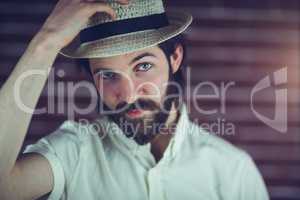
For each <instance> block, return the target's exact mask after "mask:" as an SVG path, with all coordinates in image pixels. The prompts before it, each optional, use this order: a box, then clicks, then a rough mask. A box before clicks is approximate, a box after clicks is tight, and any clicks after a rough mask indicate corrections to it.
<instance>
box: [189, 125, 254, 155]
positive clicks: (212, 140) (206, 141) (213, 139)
mask: <svg viewBox="0 0 300 200" xmlns="http://www.w3.org/2000/svg"><path fill="white" fill-rule="evenodd" d="M190 130H191V131H190V134H191V135H192V137H191V143H192V145H193V146H194V147H195V148H196V149H197V150H199V151H206V152H207V154H209V155H210V156H215V157H217V158H218V159H224V160H228V161H229V160H231V161H233V160H237V161H238V160H239V161H240V160H244V159H251V157H250V155H249V154H248V153H247V152H246V151H245V150H243V149H241V148H239V147H237V146H235V145H234V144H232V143H230V142H229V141H227V140H225V139H224V138H222V137H221V136H217V135H216V134H214V133H212V132H209V131H207V130H205V129H204V128H202V127H201V126H199V125H198V124H195V123H191V128H190Z"/></svg>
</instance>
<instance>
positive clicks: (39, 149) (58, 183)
mask: <svg viewBox="0 0 300 200" xmlns="http://www.w3.org/2000/svg"><path fill="white" fill-rule="evenodd" d="M33 152H34V153H38V154H40V155H42V156H44V157H45V158H46V159H47V160H48V162H49V163H50V166H51V169H52V173H53V178H54V185H53V189H52V191H51V193H50V195H49V197H48V199H49V200H59V199H60V198H61V196H62V194H63V190H64V185H65V175H64V172H63V167H62V164H61V162H60V160H59V159H58V157H57V155H56V153H55V151H54V149H53V147H52V146H51V144H50V143H49V142H48V141H47V139H45V138H42V139H40V140H39V141H38V142H37V143H35V144H31V145H28V146H27V147H26V148H25V150H24V152H23V153H33Z"/></svg>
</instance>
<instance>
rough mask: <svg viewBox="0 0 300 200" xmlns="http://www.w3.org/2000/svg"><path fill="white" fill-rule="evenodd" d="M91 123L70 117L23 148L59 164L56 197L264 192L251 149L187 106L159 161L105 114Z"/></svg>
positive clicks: (159, 198) (161, 199) (186, 199)
mask: <svg viewBox="0 0 300 200" xmlns="http://www.w3.org/2000/svg"><path fill="white" fill-rule="evenodd" d="M98 122H99V124H100V125H101V128H102V131H101V133H102V134H103V135H98V133H97V131H96V130H95V129H94V128H92V127H91V126H88V125H87V124H86V125H82V124H81V125H80V124H79V123H77V122H74V121H66V122H64V123H63V124H62V125H61V126H60V127H59V128H58V129H57V131H55V132H53V133H51V134H50V135H47V136H46V137H44V138H42V139H40V140H39V141H38V142H37V143H36V144H33V145H28V146H27V147H26V149H25V151H24V153H26V152H37V153H40V154H41V155H43V156H45V157H46V158H47V159H48V161H49V162H50V165H51V167H52V170H53V175H54V188H53V190H52V192H51V193H50V195H49V198H48V199H50V200H58V199H62V200H66V199H69V200H82V199H85V200H96V199H97V200H101V199H103V200H121V199H128V200H146V199H150V200H266V199H269V197H268V193H267V191H266V187H265V184H264V182H263V180H262V177H261V175H260V174H259V172H258V170H257V168H256V166H255V164H254V163H253V161H252V159H251V158H250V156H249V155H248V154H247V153H245V152H244V151H242V150H240V149H238V148H236V147H234V146H232V145H231V144H229V143H228V142H226V141H224V140H223V139H221V138H218V137H216V136H213V135H211V134H208V133H207V132H206V131H205V130H204V129H202V128H201V127H199V126H198V125H196V124H194V123H193V122H191V121H190V120H189V118H188V114H187V108H186V106H185V105H184V106H182V108H181V115H180V118H179V121H178V124H177V128H176V131H175V136H174V137H172V139H171V140H170V143H169V145H168V147H167V149H166V151H165V152H164V154H163V157H162V158H161V160H160V161H159V162H158V163H156V161H155V159H154V157H153V155H152V154H151V152H150V144H147V145H144V146H139V145H138V144H137V143H135V141H134V140H132V139H129V138H127V137H126V136H125V135H124V134H123V133H122V131H121V130H120V129H119V127H118V126H117V125H116V124H115V123H113V122H111V121H109V120H108V119H107V118H106V117H104V118H103V119H101V120H98Z"/></svg>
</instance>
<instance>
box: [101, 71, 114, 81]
mask: <svg viewBox="0 0 300 200" xmlns="http://www.w3.org/2000/svg"><path fill="white" fill-rule="evenodd" d="M100 75H101V77H102V78H103V79H104V80H110V79H115V78H116V73H114V72H102V73H100Z"/></svg>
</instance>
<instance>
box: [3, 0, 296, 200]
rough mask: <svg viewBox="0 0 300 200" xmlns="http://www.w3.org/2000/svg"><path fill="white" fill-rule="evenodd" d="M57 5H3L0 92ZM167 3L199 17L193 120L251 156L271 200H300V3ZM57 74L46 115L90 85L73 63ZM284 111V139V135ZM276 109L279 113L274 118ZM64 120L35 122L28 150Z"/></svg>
mask: <svg viewBox="0 0 300 200" xmlns="http://www.w3.org/2000/svg"><path fill="white" fill-rule="evenodd" d="M56 2H57V1H54V0H26V1H24V0H2V1H1V2H0V60H1V64H0V65H1V67H0V86H1V85H2V84H3V83H4V82H5V80H6V78H7V77H8V76H9V74H10V72H11V71H12V69H13V67H14V65H15V64H16V62H17V61H18V59H19V58H20V56H21V55H22V53H23V52H24V50H25V49H26V46H27V45H28V43H29V41H30V40H31V39H32V37H33V36H34V35H35V33H36V32H37V31H38V30H39V28H40V27H41V25H42V23H43V22H44V21H45V19H46V17H47V16H48V15H49V13H50V11H51V10H52V9H53V6H54V5H55V3H56ZM165 2H166V6H167V9H176V10H181V11H186V12H189V13H191V14H192V15H193V16H194V22H193V24H192V26H191V28H190V29H189V30H187V31H186V37H187V47H188V49H187V50H188V64H189V68H188V71H189V72H190V79H189V80H190V81H189V86H188V87H187V88H186V89H190V91H191V92H193V91H195V90H197V92H196V94H199V95H207V97H206V98H204V97H203V96H202V97H203V98H200V99H199V100H197V105H195V104H194V103H191V95H187V98H186V100H187V102H189V109H190V111H191V112H190V118H191V119H192V120H196V121H197V123H199V124H200V125H203V126H205V128H207V129H209V130H210V131H211V132H212V133H215V134H216V135H218V136H220V137H223V138H225V139H226V140H228V141H230V142H231V143H233V144H235V145H237V146H239V147H240V148H242V149H244V150H246V151H247V152H248V153H249V154H250V155H251V156H252V157H253V159H254V161H255V163H256V164H257V166H258V168H259V170H260V172H261V173H262V175H263V178H264V180H265V182H266V184H267V187H268V191H269V193H270V196H271V199H272V200H296V199H298V200H299V199H300V111H299V110H300V82H299V79H300V78H299V77H300V70H299V69H300V61H299V55H300V25H299V24H300V14H299V12H300V7H299V6H300V1H298V0H239V1H225V0H209V1H208V0H207V1H199V0H185V1H179V0H172V1H165ZM62 70H63V71H62ZM279 70H281V71H279ZM53 72H54V74H55V76H54V78H55V81H54V82H53V81H52V83H51V84H50V83H48V84H47V85H46V86H45V89H44V91H43V94H42V95H41V97H40V100H39V103H38V106H37V107H38V108H41V107H45V106H49V105H52V107H51V106H50V108H49V107H48V109H52V110H53V111H56V107H55V103H57V102H58V101H60V102H66V103H68V102H69V101H70V98H68V96H67V95H66V96H63V97H62V96H61V95H58V93H59V91H58V90H59V89H58V88H60V89H62V88H64V87H66V84H63V83H67V82H70V81H72V82H73V81H74V82H75V83H76V82H79V81H82V80H88V77H87V76H86V74H84V73H83V72H82V71H81V70H80V69H79V68H78V67H75V63H74V61H73V60H70V59H66V58H63V57H61V56H58V58H57V60H56V62H55V64H54V67H53ZM274 72H278V73H275V74H274ZM285 73H287V80H286V81H285ZM276 74H277V75H276ZM265 77H268V78H269V80H270V86H268V87H266V88H265V89H262V90H260V91H257V92H255V95H254V96H253V102H252V104H251V96H252V95H251V92H253V89H254V88H255V86H256V85H257V84H258V83H259V81H260V80H262V79H264V78H265ZM278 77H279V78H278ZM278 80H279V81H278ZM280 80H281V81H280ZM58 82H60V85H59V84H57V83H58ZM201 82H205V83H210V84H204V85H202V86H201V87H200V88H198V89H197V87H196V85H197V84H198V85H199V83H201ZM212 84H213V85H215V86H217V88H218V91H219V92H220V93H219V95H218V96H217V97H216V96H213V95H214V94H216V91H215V90H213V88H212V87H211V85H212ZM222 84H223V86H222ZM49 85H51V86H50V87H49ZM226 86H227V89H226ZM222 88H223V90H222ZM222 91H223V92H222ZM277 91H287V102H285V98H277V99H276V97H278V95H279V93H277ZM222 94H223V95H222ZM253 94H254V93H253ZM92 98H95V96H93V95H91V94H90V93H89V92H88V91H86V89H85V88H78V89H77V90H76V98H75V102H76V105H78V107H81V108H84V107H85V106H87V105H88V104H89V103H90V101H91V99H92ZM224 99H225V101H224ZM251 105H252V107H251ZM285 105H287V106H286V107H287V131H285V130H284V126H285V121H284V115H285V114H284V108H285ZM196 106H198V108H199V107H200V108H201V109H202V110H206V111H207V110H214V111H215V112H214V113H213V114H205V113H203V112H199V109H198V111H197V109H196ZM65 109H66V108H65ZM276 109H278V110H279V111H280V112H278V113H276V112H275V110H276ZM253 110H255V112H254V111H253ZM95 115H96V113H91V114H90V115H87V116H81V115H76V116H75V117H76V119H77V120H78V119H79V118H87V119H92V118H93V117H94V116H95ZM259 116H264V118H263V117H259ZM266 118H269V119H274V118H275V119H278V120H273V121H272V120H271V121H272V123H271V125H270V124H269V125H268V124H266V123H264V121H263V119H266ZM66 119H67V115H66V113H58V112H54V113H52V114H42V115H34V116H33V119H32V123H31V125H30V128H29V130H28V134H27V137H26V141H25V144H24V146H25V145H27V144H30V143H33V142H35V141H36V140H38V139H39V138H41V137H43V136H45V135H47V134H49V133H51V132H52V131H54V130H55V129H56V128H57V127H58V126H59V125H60V124H61V123H62V122H63V121H65V120H66ZM17 123H18V119H16V124H17ZM276 127H277V130H276ZM278 127H279V128H280V127H281V128H283V129H281V130H280V129H278Z"/></svg>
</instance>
